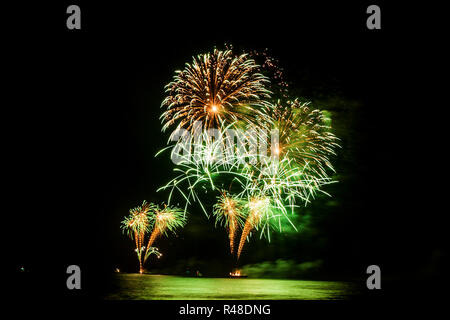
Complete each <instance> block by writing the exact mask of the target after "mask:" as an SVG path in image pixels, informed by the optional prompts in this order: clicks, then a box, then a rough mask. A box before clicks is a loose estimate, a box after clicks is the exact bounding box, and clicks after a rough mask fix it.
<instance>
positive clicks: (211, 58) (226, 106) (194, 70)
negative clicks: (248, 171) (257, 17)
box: [161, 49, 270, 131]
mask: <svg viewBox="0 0 450 320" xmlns="http://www.w3.org/2000/svg"><path fill="white" fill-rule="evenodd" d="M257 69H258V65H256V63H255V61H254V60H253V59H250V58H249V56H248V55H247V54H242V55H239V56H236V55H234V54H233V53H232V51H231V50H225V51H220V50H217V49H215V50H214V51H213V52H212V53H207V54H203V55H198V56H197V57H195V58H193V61H192V63H191V64H186V67H185V69H184V70H182V71H177V75H176V76H175V78H174V81H173V82H171V83H169V84H168V85H167V86H166V91H167V92H168V96H167V98H166V99H165V100H164V102H163V106H164V107H167V110H166V111H165V112H164V113H163V114H162V116H161V117H162V118H163V119H164V121H165V124H164V126H163V131H164V130H165V129H167V128H168V127H169V126H171V125H172V124H174V123H177V125H178V127H180V128H186V129H190V128H191V127H192V125H193V124H194V122H195V121H202V122H203V123H204V126H205V128H214V127H218V126H220V125H221V124H222V123H223V122H224V121H225V122H228V123H230V122H235V121H242V122H245V123H251V122H253V119H254V116H255V113H256V112H257V110H258V109H260V108H261V107H262V106H264V105H265V103H266V99H267V98H268V97H269V94H270V92H269V91H268V90H267V89H266V87H265V84H266V83H268V82H269V80H268V79H267V78H266V77H265V76H263V75H262V74H260V73H258V72H257Z"/></svg>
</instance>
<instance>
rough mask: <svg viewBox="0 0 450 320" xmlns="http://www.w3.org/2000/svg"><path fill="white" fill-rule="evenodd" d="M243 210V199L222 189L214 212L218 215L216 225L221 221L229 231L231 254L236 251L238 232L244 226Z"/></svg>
mask: <svg viewBox="0 0 450 320" xmlns="http://www.w3.org/2000/svg"><path fill="white" fill-rule="evenodd" d="M242 210H243V201H242V199H240V198H239V197H236V196H233V195H229V194H228V193H227V192H226V191H222V193H221V195H220V196H219V197H218V202H217V203H216V204H215V205H214V210H213V214H214V215H215V216H216V225H217V223H219V224H221V225H223V226H224V227H225V228H226V229H227V231H228V238H229V241H230V251H231V254H233V253H234V240H235V238H236V233H237V231H238V228H239V227H240V226H242V219H243V213H242Z"/></svg>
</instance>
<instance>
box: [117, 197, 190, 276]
mask: <svg viewBox="0 0 450 320" xmlns="http://www.w3.org/2000/svg"><path fill="white" fill-rule="evenodd" d="M185 223H186V218H185V216H184V214H183V213H182V211H181V209H179V208H176V207H170V206H166V205H164V208H162V209H161V208H160V207H159V206H158V205H155V204H153V203H147V201H145V200H144V202H143V203H142V205H141V206H138V207H136V208H133V209H131V210H130V213H129V215H128V216H127V217H125V218H124V219H123V221H122V230H123V231H124V232H126V233H127V234H128V235H129V236H130V238H132V239H134V241H135V244H136V249H135V252H136V254H137V258H138V261H139V272H140V273H143V271H144V264H145V262H146V261H147V259H148V257H149V256H150V255H152V254H155V255H156V256H157V257H158V258H159V257H160V256H161V255H162V254H161V253H160V252H159V251H158V248H156V247H152V244H153V242H154V241H155V239H156V238H157V237H158V236H159V235H163V234H167V231H172V232H174V231H175V230H176V229H177V228H179V227H182V226H184V224H185ZM149 232H151V235H150V239H149V241H148V244H147V247H146V246H145V245H144V240H145V236H146V234H148V233H149Z"/></svg>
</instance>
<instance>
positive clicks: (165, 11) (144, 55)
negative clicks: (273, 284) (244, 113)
mask: <svg viewBox="0 0 450 320" xmlns="http://www.w3.org/2000/svg"><path fill="white" fill-rule="evenodd" d="M79 3H80V6H81V9H82V30H81V31H69V30H67V29H66V28H65V18H66V16H65V14H64V13H65V8H66V7H67V5H68V4H65V3H63V4H58V5H57V6H52V7H51V8H50V6H48V8H46V9H47V11H46V14H45V18H43V16H39V15H38V14H36V12H41V11H40V10H43V9H44V8H43V7H42V6H41V7H39V8H38V7H37V6H36V7H29V8H28V9H27V10H20V11H19V10H18V9H17V10H16V11H14V10H13V11H11V14H12V15H13V16H14V17H16V19H15V20H14V21H15V23H12V24H11V26H12V27H13V30H14V34H13V33H11V34H9V35H8V36H7V41H8V43H9V44H10V45H9V46H8V50H7V56H8V60H7V64H9V65H8V66H7V75H8V78H9V81H8V83H7V84H6V86H7V87H6V89H7V90H5V92H6V99H7V100H6V102H5V106H4V112H6V114H5V116H4V117H3V122H4V128H5V129H6V131H5V133H4V137H6V138H7V139H6V142H5V146H4V147H5V148H6V149H5V150H7V152H5V153H4V158H6V161H7V165H6V166H5V167H4V170H5V176H6V179H5V180H4V182H5V183H6V184H7V186H8V187H7V191H6V192H7V193H6V194H5V201H4V202H3V206H4V210H5V211H4V218H5V220H4V230H6V231H7V232H8V236H7V240H6V241H5V242H3V243H4V244H5V245H6V246H7V247H8V248H7V250H8V252H10V253H11V258H10V259H9V258H8V259H7V261H6V262H7V263H8V265H11V270H17V268H18V267H19V266H21V265H24V266H26V267H27V268H28V269H29V270H31V271H32V272H34V274H40V275H46V277H34V278H33V279H34V281H36V282H33V283H38V284H40V285H43V286H48V287H49V288H54V291H53V292H59V291H58V290H60V291H61V292H63V291H64V286H65V277H66V275H65V268H66V266H67V265H69V264H77V265H80V266H81V268H82V270H83V272H84V274H85V275H86V279H87V280H86V283H85V284H86V287H87V288H88V289H92V290H91V291H89V290H87V291H84V293H83V294H86V292H88V294H91V293H92V294H93V295H94V294H95V293H94V292H96V291H95V290H94V289H95V288H97V287H101V286H102V285H101V284H102V283H108V281H107V276H106V274H107V273H108V272H112V271H113V270H114V268H115V267H120V268H121V269H123V270H127V271H136V268H137V259H136V257H135V255H134V252H133V243H132V241H131V240H129V239H128V238H127V237H126V236H125V235H123V234H122V232H121V230H120V221H121V220H122V219H123V217H124V216H125V215H126V214H127V212H128V210H129V209H130V208H132V207H134V206H137V205H139V204H140V203H141V202H142V200H144V199H146V200H147V201H152V202H163V201H165V200H166V196H165V195H164V194H160V193H156V189H157V188H159V187H160V186H161V185H163V184H164V183H166V182H167V181H169V179H170V177H171V176H172V172H171V170H172V168H173V165H172V163H171V162H170V160H169V159H168V158H167V156H161V157H158V158H155V157H154V155H155V153H156V152H157V151H158V150H159V149H160V148H161V147H163V146H165V142H166V140H167V134H163V133H161V124H160V121H159V116H160V113H161V109H160V104H161V102H162V100H163V99H164V97H165V96H164V85H165V84H167V83H168V82H169V81H170V80H171V78H172V76H173V74H174V71H175V70H177V69H181V68H182V67H183V65H184V63H185V62H190V61H191V57H192V56H193V55H196V54H199V53H205V52H208V51H210V50H212V49H213V48H214V47H215V46H217V47H218V48H223V45H224V43H229V44H232V45H233V46H234V47H236V48H238V50H240V49H246V50H254V49H256V50H261V49H264V48H268V50H269V52H270V53H271V55H272V56H273V57H275V58H276V59H278V60H279V64H280V67H282V68H283V69H284V70H285V76H286V79H287V80H288V81H289V84H290V87H291V93H292V94H293V95H295V96H299V97H302V98H304V99H306V100H310V101H312V104H313V105H314V106H317V107H318V108H323V109H326V110H329V111H331V113H332V126H333V128H334V130H335V131H334V132H335V133H336V135H337V136H338V137H340V138H341V139H342V140H341V146H342V148H341V149H340V150H338V155H337V157H336V158H334V159H333V163H334V164H335V168H336V170H337V175H336V178H337V180H339V181H340V182H339V183H338V184H336V185H333V186H329V187H327V188H326V190H327V191H328V192H330V193H331V194H332V195H333V198H328V197H319V198H318V199H317V200H316V201H315V202H314V203H313V204H312V205H311V206H308V208H307V210H305V213H304V218H303V220H301V221H299V223H303V224H304V226H305V230H304V232H299V233H292V232H287V233H285V234H276V233H274V235H273V241H272V242H271V243H268V242H267V241H266V240H264V239H262V240H259V239H257V237H253V238H252V239H251V242H250V243H247V244H246V246H245V249H244V253H243V255H242V259H241V260H240V262H239V265H240V266H242V265H245V264H255V263H260V262H264V261H275V260H277V259H285V260H292V261H295V263H302V262H307V261H317V260H321V261H323V265H322V268H321V270H320V273H318V274H317V273H316V274H314V275H312V276H313V277H315V278H319V279H354V278H364V277H365V268H366V267H367V266H368V265H370V264H377V265H379V266H380V267H381V269H382V271H383V274H385V275H386V276H387V277H392V278H394V279H401V280H402V281H406V279H407V278H408V277H409V278H411V277H413V278H415V279H429V278H431V277H438V276H439V275H440V272H442V269H441V268H442V264H441V263H442V259H443V254H444V253H443V248H442V239H443V234H444V233H443V226H442V224H440V223H438V221H437V219H438V217H439V216H440V215H441V214H442V212H441V211H440V210H437V205H436V204H435V199H433V198H432V197H431V196H430V195H429V194H428V193H429V192H430V191H429V190H430V189H431V185H432V182H431V180H429V178H427V176H428V175H429V167H430V166H439V163H440V160H439V161H437V162H432V161H431V159H430V157H429V155H430V149H432V147H431V146H427V143H429V144H432V143H435V141H434V139H433V138H432V137H433V132H430V131H428V129H426V128H425V125H426V123H427V121H426V119H427V117H429V116H430V115H429V114H428V113H427V110H428V109H427V106H426V101H427V99H428V96H427V94H426V93H425V90H424V87H423V86H422V84H421V82H422V81H423V80H424V79H431V76H430V72H431V70H434V69H435V68H436V66H433V63H434V62H433V60H432V59H431V60H427V61H428V63H429V65H428V66H424V65H423V64H421V63H420V62H421V61H422V59H423V54H424V53H426V52H427V50H426V49H425V47H426V44H427V42H431V38H429V37H427V36H426V35H425V34H422V33H421V31H420V29H413V30H411V29H407V28H406V27H405V25H404V24H402V23H400V21H398V20H396V19H395V18H394V17H398V16H399V15H401V14H402V12H404V11H402V10H403V9H404V8H402V9H400V8H392V7H389V6H388V5H385V6H384V7H383V9H382V10H383V16H382V19H383V20H382V24H383V27H382V30H377V31H370V30H367V29H366V27H365V19H366V14H365V8H366V7H367V5H368V4H369V3H367V4H366V3H362V4H360V5H353V6H350V5H341V4H339V6H338V5H329V4H324V3H319V4H317V5H314V6H312V5H301V6H297V7H289V6H291V5H287V4H286V5H282V4H279V5H278V6H276V7H268V6H269V5H268V4H267V5H263V4H262V2H258V3H255V4H253V5H252V6H250V5H249V6H248V7H247V6H245V7H242V4H237V3H236V4H230V9H224V8H219V7H218V6H211V8H208V9H205V7H200V5H195V4H192V5H189V6H187V5H186V7H181V6H178V5H175V4H167V5H164V6H163V7H160V8H157V7H156V5H155V6H153V5H148V6H147V7H143V6H142V5H141V4H140V5H125V4H120V5H119V4H117V5H111V4H103V5H100V4H98V5H97V6H94V5H92V4H90V3H89V4H88V3H87V2H83V1H82V2H79ZM403 14H405V13H403ZM25 21H26V23H25ZM22 22H23V23H22ZM33 26H34V27H33ZM412 31H414V32H412ZM430 81H431V80H430ZM424 123H425V124H424ZM436 130H439V129H436ZM435 133H436V131H434V134H435ZM426 168H427V169H426ZM435 197H437V198H440V196H438V195H435ZM189 211H190V216H189V220H188V224H187V226H186V227H185V228H184V229H183V230H180V232H178V234H177V236H176V237H174V236H171V237H170V238H161V239H160V240H159V242H158V243H157V245H158V246H159V247H160V250H161V251H162V252H163V253H164V258H162V259H160V260H158V261H156V260H155V259H152V260H151V262H150V264H151V266H150V264H149V266H148V268H149V269H152V268H154V269H157V270H159V271H161V272H177V271H179V270H183V267H184V266H190V267H191V268H193V269H200V270H201V271H202V273H204V274H205V275H209V276H220V275H224V274H226V273H227V272H229V270H230V268H231V267H233V266H234V262H233V259H232V258H231V257H230V255H229V250H228V242H227V235H226V233H225V230H224V229H222V228H217V229H216V228H214V221H213V219H210V220H208V219H207V218H206V216H205V215H204V214H203V212H201V211H200V209H199V208H198V207H196V206H193V207H192V208H191V209H190V210H189ZM9 232H11V233H10V234H9ZM44 278H45V280H44ZM49 279H50V280H49ZM103 280H104V281H103ZM44 283H45V284H44ZM95 283H96V284H95ZM97 289H98V288H97ZM49 290H50V289H49Z"/></svg>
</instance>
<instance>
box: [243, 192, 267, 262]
mask: <svg viewBox="0 0 450 320" xmlns="http://www.w3.org/2000/svg"><path fill="white" fill-rule="evenodd" d="M247 208H248V217H247V220H246V221H245V225H244V229H243V230H242V235H241V240H240V241H239V247H238V252H237V258H238V259H239V257H240V256H241V252H242V249H243V247H244V244H245V240H246V239H247V237H248V236H249V234H250V232H251V231H252V230H253V229H255V228H257V227H258V226H259V225H260V224H261V223H263V222H264V221H267V220H269V219H270V218H272V215H271V210H270V200H269V198H267V197H261V196H258V197H253V198H251V199H250V201H249V202H248V205H247Z"/></svg>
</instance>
